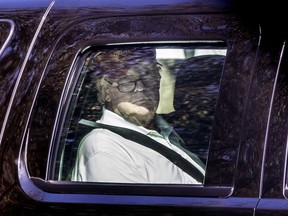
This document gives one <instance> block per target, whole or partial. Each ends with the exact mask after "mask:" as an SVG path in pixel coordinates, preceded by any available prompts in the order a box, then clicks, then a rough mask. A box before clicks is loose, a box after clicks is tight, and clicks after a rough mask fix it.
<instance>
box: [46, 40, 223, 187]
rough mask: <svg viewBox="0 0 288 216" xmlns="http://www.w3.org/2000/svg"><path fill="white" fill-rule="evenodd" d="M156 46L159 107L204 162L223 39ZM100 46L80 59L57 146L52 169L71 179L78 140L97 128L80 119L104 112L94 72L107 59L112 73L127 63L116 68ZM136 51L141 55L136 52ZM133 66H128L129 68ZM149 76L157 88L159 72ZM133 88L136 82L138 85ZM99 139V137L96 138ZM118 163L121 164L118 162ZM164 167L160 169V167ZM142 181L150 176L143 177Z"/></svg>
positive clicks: (56, 174)
mask: <svg viewBox="0 0 288 216" xmlns="http://www.w3.org/2000/svg"><path fill="white" fill-rule="evenodd" d="M126 48H127V47H118V48H117V50H118V51H119V50H120V51H121V49H123V52H125V50H126ZM136 48H139V47H136ZM154 48H155V50H156V58H157V66H158V69H159V73H160V75H161V82H160V86H161V87H160V90H159V91H160V102H159V106H158V108H157V111H156V113H157V114H158V116H161V117H162V118H163V120H165V121H166V122H167V123H168V124H169V125H172V126H173V128H174V129H175V131H176V133H177V134H178V135H179V136H180V138H181V140H183V145H184V146H185V148H187V149H188V150H189V151H190V152H192V153H193V154H195V155H197V157H198V158H199V159H200V160H201V161H202V162H203V164H206V160H207V157H208V149H209V141H210V135H211V130H212V127H213V118H214V112H215V109H216V103H217V96H218V92H219V85H220V78H221V74H222V69H223V65H224V59H225V54H226V48H225V46H224V45H223V44H222V46H219V45H218V46H215V47H209V46H206V47H205V46H200V45H198V47H197V45H186V46H185V45H182V46H179V45H178V46H175V45H174V46H173V45H170V46H163V45H162V46H155V47H154ZM106 50H107V49H106ZM101 52H103V49H102V50H101V48H97V47H94V48H93V49H92V50H90V51H89V54H87V56H86V57H85V58H82V59H81V60H79V61H83V67H82V68H80V69H79V72H78V73H79V74H80V75H79V78H78V80H77V83H76V84H75V86H74V92H73V94H72V96H71V102H70V105H69V108H68V110H67V113H66V117H65V122H64V127H63V132H62V135H61V138H60V142H59V146H57V148H58V149H57V150H56V151H55V152H57V157H56V158H55V163H53V164H55V167H54V168H53V172H52V175H51V178H52V179H55V180H70V179H71V176H70V175H71V170H72V168H73V166H74V165H75V159H76V156H77V150H78V149H79V143H80V142H81V139H83V137H84V136H85V135H87V133H89V132H91V131H92V130H93V129H94V128H91V127H89V126H88V127H87V126H85V125H83V124H81V122H80V121H81V120H83V119H84V120H89V121H92V122H95V121H99V119H100V118H101V115H102V112H103V110H102V108H103V105H101V104H100V103H99V98H98V100H97V97H98V95H97V94H99V92H97V90H96V87H95V84H93V80H94V79H95V76H98V75H99V74H98V73H97V71H98V68H99V67H101V66H99V65H102V64H105V67H106V68H105V69H106V71H105V72H106V76H110V75H111V73H113V71H115V73H118V74H120V73H121V72H120V71H121V66H123V64H124V63H122V64H121V65H120V68H117V65H115V64H113V58H114V57H115V56H113V55H109V56H108V57H107V56H105V57H106V58H105V59H100V58H99V59H98V60H97V57H98V56H97V55H98V53H101ZM104 52H105V50H104ZM95 56H96V57H95ZM109 57H110V58H111V59H109ZM133 57H136V58H135V59H137V56H136V54H135V56H133ZM107 58H108V59H107ZM133 60H134V59H133ZM136 61H137V60H135V61H134V62H133V61H131V62H129V67H130V66H135V65H136V64H137V62H136ZM97 67H98V68H97ZM118 67H119V65H118ZM128 69H129V68H126V70H128ZM124 70H125V67H124ZM147 70H152V68H147ZM150 78H151V79H150ZM147 79H148V81H143V83H144V85H146V86H145V87H149V88H152V87H153V85H157V81H158V80H155V79H156V78H154V77H147ZM149 79H150V80H149ZM155 81H156V82H155ZM119 82H121V81H119ZM145 82H147V83H145ZM129 85H130V83H129ZM129 85H128V84H127V82H126V83H124V85H121V83H120V84H119V86H117V87H118V88H119V90H120V91H124V90H125V91H126V89H123V88H124V87H125V86H128V87H129ZM134 85H136V84H134ZM137 85H138V84H137ZM145 87H144V88H145ZM121 88H122V89H121ZM134 88H136V87H135V86H134ZM132 90H134V89H132ZM157 91H158V88H157ZM140 99H141V98H139V100H140ZM79 122H80V123H79ZM95 142H96V143H97V140H96V141H95ZM104 145H105V144H104ZM122 147H123V146H122ZM128 148H129V147H128ZM130 154H132V153H130ZM112 157H113V155H112ZM116 157H117V155H115V160H116ZM148 157H149V156H148ZM150 157H152V155H150ZM112 161H113V159H112ZM115 169H117V168H116V167H115ZM167 169H168V167H167ZM116 171H117V170H115V172H116ZM95 172H97V170H95ZM99 172H100V171H99ZM159 172H161V171H160V170H159ZM163 174H165V172H164V173H163ZM123 175H124V174H123ZM135 175H136V174H135ZM147 181H148V180H147ZM149 181H152V180H151V179H150V180H149ZM167 181H168V179H167ZM142 183H145V181H144V180H143V182H142ZM146 183H147V182H146ZM151 183H153V181H152V182H151ZM154 183H155V182H154Z"/></svg>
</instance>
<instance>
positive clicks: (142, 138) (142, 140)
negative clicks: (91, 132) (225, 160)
mask: <svg viewBox="0 0 288 216" xmlns="http://www.w3.org/2000/svg"><path fill="white" fill-rule="evenodd" d="M79 123H80V124H83V125H87V126H90V127H94V128H104V129H107V130H110V131H112V132H114V133H116V134H119V135H120V136H122V137H124V138H125V139H128V140H131V141H134V142H136V143H139V144H141V145H143V146H146V147H147V148H150V149H153V150H154V151H157V152H158V153H160V154H161V155H163V156H165V157H166V158H167V159H168V160H170V161H171V162H172V163H174V164H175V165H176V166H177V167H179V168H181V169H182V170H183V171H184V172H186V173H187V174H189V175H190V176H192V177H193V178H194V179H195V180H196V181H198V182H203V180H204V175H203V174H202V172H200V170H199V169H197V168H196V167H195V166H194V165H193V164H192V163H190V162H189V161H187V160H186V159H185V158H183V157H182V156H181V155H179V154H178V153H176V152H175V151H173V150H171V149H169V148H168V147H166V146H164V145H162V144H160V143H158V142H157V141H155V140H153V139H152V138H150V137H148V136H146V135H144V134H141V133H139V132H137V131H134V130H131V129H128V128H122V127H116V126H112V125H106V124H100V123H97V122H93V121H89V120H86V119H81V120H80V122H79Z"/></svg>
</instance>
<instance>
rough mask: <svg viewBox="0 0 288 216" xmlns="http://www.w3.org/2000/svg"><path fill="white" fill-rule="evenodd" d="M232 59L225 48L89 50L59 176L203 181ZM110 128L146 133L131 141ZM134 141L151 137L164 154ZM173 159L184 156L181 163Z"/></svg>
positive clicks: (64, 136)
mask: <svg viewBox="0 0 288 216" xmlns="http://www.w3.org/2000/svg"><path fill="white" fill-rule="evenodd" d="M153 52H154V53H153ZM153 55H155V56H153ZM225 55H226V47H225V46H223V44H222V45H221V46H215V47H209V46H203V45H201V46H199V47H197V46H196V47H195V45H193V46H192V45H182V46H180V45H177V46H175V45H169V46H163V45H162V46H153V47H152V46H141V47H140V46H137V47H135V46H133V47H127V46H126V47H125V46H124V47H123V46H121V47H114V48H106V47H105V48H101V47H94V48H91V49H89V51H87V55H86V57H85V59H82V65H83V66H81V68H80V69H79V70H80V76H79V78H78V79H77V81H76V82H75V86H74V90H73V94H72V95H71V100H70V105H69V108H68V110H67V111H66V113H65V119H64V124H63V130H62V133H61V136H60V139H59V140H60V141H59V145H58V146H57V150H56V152H57V154H56V157H55V160H54V162H53V168H52V169H51V172H50V176H51V179H54V180H69V181H70V180H71V181H93V182H125V183H187V184H203V181H204V176H205V166H206V162H207V158H208V150H209V141H210V135H211V131H212V127H213V118H214V112H215V109H216V103H217V96H218V92H219V85H220V79H221V74H222V69H223V65H224V60H225ZM154 57H155V58H154ZM107 92H110V93H109V94H108V93H107ZM145 94H146V95H145ZM143 97H145V98H144V99H143ZM103 107H104V108H103ZM154 107H155V108H154ZM151 110H152V111H151ZM150 111H151V113H154V112H155V113H156V114H155V115H152V116H151V114H150ZM151 119H153V121H152V120H151ZM155 119H156V120H155ZM150 120H151V121H150ZM154 120H155V121H154ZM95 122H97V123H101V124H102V125H100V126H99V125H96V126H95V125H94V123H95ZM151 122H153V123H151ZM155 122H156V123H155ZM103 125H110V126H113V127H115V126H117V127H120V128H123V127H124V128H128V129H132V130H133V131H135V130H136V131H137V132H140V133H142V134H143V135H134V134H133V133H132V134H128V135H127V137H125V136H126V134H127V132H126V131H124V132H123V133H124V137H123V134H121V133H118V132H117V131H116V132H115V130H114V129H113V128H112V129H111V128H108V129H107V128H105V129H103ZM155 125H156V126H155ZM133 136H137V137H142V136H146V137H147V136H148V137H149V138H152V139H153V140H154V141H156V142H158V144H159V143H161V144H159V145H160V146H162V147H161V148H164V150H161V151H162V152H161V151H160V150H159V149H155V148H154V147H149V146H148V147H147V146H146V143H144V144H143V143H140V142H141V141H137V140H136V141H135V140H133V141H131V137H133ZM138 139H139V138H138ZM140 139H142V138H140ZM143 139H146V138H143ZM146 142H147V143H150V141H149V139H148V140H147V141H146ZM139 143H140V144H139ZM151 143H153V141H151ZM151 145H152V144H151ZM156 145H157V144H156ZM163 151H164V152H168V153H163ZM170 151H171V153H170ZM171 154H172V155H174V154H176V156H177V155H178V156H179V155H180V156H181V157H180V158H181V160H179V159H178V161H177V162H176V163H178V164H177V165H175V160H174V159H175V157H174V156H171ZM171 158H172V159H171ZM182 159H183V161H182ZM184 159H185V160H184ZM179 163H180V164H181V165H179ZM187 163H188V164H192V166H191V167H190V165H187ZM182 164H186V165H182ZM185 166H186V167H187V166H188V167H189V168H185ZM179 167H180V168H179ZM183 167H184V168H183ZM185 169H187V170H190V171H185ZM93 170H94V171H95V173H94V171H93ZM183 170H184V171H183ZM191 170H192V171H191ZM189 172H192V174H191V173H189ZM151 173H152V174H151ZM193 175H194V176H193ZM191 176H192V177H191Z"/></svg>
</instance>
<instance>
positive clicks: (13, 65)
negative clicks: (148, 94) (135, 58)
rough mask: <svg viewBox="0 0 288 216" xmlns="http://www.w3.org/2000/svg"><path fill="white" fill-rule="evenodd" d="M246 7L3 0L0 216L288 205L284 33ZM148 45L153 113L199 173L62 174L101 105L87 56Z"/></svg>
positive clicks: (263, 210) (219, 211) (210, 211)
mask: <svg viewBox="0 0 288 216" xmlns="http://www.w3.org/2000/svg"><path fill="white" fill-rule="evenodd" d="M246 3H247V2H240V1H239V2H238V1H237V2H236V1H234V2H229V1H221V0H214V1H213V0H211V1H209V0H208V1H201V0H199V1H197V0H171V1H167V0H157V1H152V0H147V1H130V0H129V1H119V0H118V1H117V0H111V1H96V0H72V1H70V0H41V1H33V0H29V1H16V0H11V1H6V2H4V1H2V2H0V31H1V34H0V65H1V67H0V83H1V84H0V129H1V130H0V215H3V216H4V215H5V216H6V215H9V216H10V215H17V216H18V215H58V214H69V215H229V216H230V215H233V216H236V215H256V216H257V215H277V216H278V215H288V201H287V199H286V197H287V196H288V186H287V180H288V176H287V156H288V154H287V144H288V141H287V140H288V138H287V137H288V72H287V70H288V50H287V48H286V38H287V37H286V36H287V35H286V33H285V30H283V28H285V25H284V22H283V19H282V17H281V18H280V16H279V14H275V16H274V17H273V18H267V17H266V16H267V13H266V12H268V11H269V12H270V13H273V11H272V9H271V11H270V10H267V11H263V10H258V12H257V10H254V9H251V7H248V5H250V3H249V4H246ZM256 4H257V2H256ZM261 4H262V2H261ZM263 4H264V3H263ZM264 6H265V5H264ZM264 6H263V7H264ZM278 6H279V5H278ZM279 13H280V12H279ZM282 15H283V14H282ZM278 18H279V19H278ZM274 23H275V24H274ZM277 23H278V25H279V27H278V26H277ZM147 46H149V47H152V48H153V49H155V50H156V58H157V62H158V64H159V66H160V68H161V69H159V70H160V71H162V72H161V73H162V74H161V82H162V81H163V83H161V84H160V90H159V93H160V102H159V107H158V109H157V114H159V116H161V118H163V119H165V120H166V121H167V122H168V123H169V124H171V125H172V126H173V128H174V129H175V131H176V132H177V133H178V134H179V136H180V137H181V138H182V139H183V142H184V143H185V145H186V148H187V149H188V150H189V151H190V152H193V154H195V155H197V157H198V158H199V159H200V160H201V161H202V162H203V164H204V165H205V168H204V169H205V174H204V179H203V180H201V181H200V184H184V183H183V184H182V183H173V182H172V183H167V182H163V183H162V182H149V183H147V182H140V183H139V182H134V183H133V182H121V181H119V182H117V181H116V182H109V181H107V182H105V181H100V182H96V181H95V182H94V181H74V180H72V178H71V172H72V170H73V167H74V165H75V160H76V157H77V151H78V149H79V143H80V142H81V139H82V138H83V136H85V134H86V133H88V132H89V131H91V128H90V127H87V126H85V125H83V124H81V120H83V119H84V120H87V121H89V122H95V121H98V120H99V118H100V117H101V115H102V111H103V110H102V106H101V103H100V102H99V101H98V100H97V95H98V92H97V90H96V88H95V86H94V83H93V79H94V78H95V76H96V75H97V74H96V73H95V71H97V64H99V62H96V63H95V56H97V55H98V54H99V53H101V52H103V50H109V49H111V50H112V49H117V50H120V52H121V50H122V49H123V50H125V49H127V48H143V47H147ZM123 52H124V51H123ZM105 61H108V62H109V59H105ZM131 64H134V63H131ZM95 65H96V66H95ZM110 69H111V70H114V69H115V68H113V67H111V68H110ZM116 73H117V71H116ZM95 74H96V75H95ZM147 85H148V84H147ZM115 156H116V155H115ZM148 156H149V155H148ZM103 165H104V164H103ZM115 169H116V168H115ZM162 171H163V170H156V171H155V172H159V173H160V174H161V172H162ZM96 172H97V170H96ZM167 181H169V180H167Z"/></svg>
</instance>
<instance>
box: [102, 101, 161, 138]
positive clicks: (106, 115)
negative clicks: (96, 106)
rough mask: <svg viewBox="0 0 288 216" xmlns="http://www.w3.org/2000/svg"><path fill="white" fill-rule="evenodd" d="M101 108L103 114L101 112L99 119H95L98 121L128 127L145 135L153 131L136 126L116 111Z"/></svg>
mask: <svg viewBox="0 0 288 216" xmlns="http://www.w3.org/2000/svg"><path fill="white" fill-rule="evenodd" d="M102 110H103V114H102V117H101V119H99V120H98V121H97V122H98V123H102V124H107V125H112V126H118V127H123V128H128V129H131V130H135V131H138V132H140V133H142V134H145V135H147V134H148V133H150V132H154V131H153V130H148V129H146V128H144V127H142V126H138V125H135V124H133V123H131V122H129V121H126V120H125V119H124V118H122V117H121V116H119V115H117V114H116V113H114V112H112V111H110V110H107V109H105V108H104V107H103V109H102ZM155 132H156V131H155Z"/></svg>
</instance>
